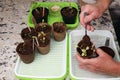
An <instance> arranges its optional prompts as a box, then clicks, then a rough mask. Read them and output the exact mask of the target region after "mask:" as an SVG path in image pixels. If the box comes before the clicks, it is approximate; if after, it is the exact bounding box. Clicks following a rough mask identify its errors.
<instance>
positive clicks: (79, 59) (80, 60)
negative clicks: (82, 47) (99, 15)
mask: <svg viewBox="0 0 120 80" xmlns="http://www.w3.org/2000/svg"><path fill="white" fill-rule="evenodd" d="M76 59H77V61H78V62H79V63H80V64H84V65H88V64H89V62H90V60H89V59H83V58H82V57H81V56H80V55H79V54H76Z"/></svg>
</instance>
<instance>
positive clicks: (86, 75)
mask: <svg viewBox="0 0 120 80" xmlns="http://www.w3.org/2000/svg"><path fill="white" fill-rule="evenodd" d="M84 35H85V30H73V31H72V32H70V35H69V75H70V78H71V80H96V79H98V80H118V79H120V77H113V76H109V75H104V74H97V73H93V72H90V71H87V70H83V69H81V68H80V67H79V64H78V61H77V60H76V58H75V54H77V51H76V46H77V44H78V42H79V41H80V40H82V37H83V36H84ZM88 35H89V36H90V38H91V41H92V42H93V43H94V44H95V46H96V47H100V46H104V45H105V41H106V37H109V38H110V45H109V47H111V48H112V49H113V50H114V52H115V57H114V60H116V61H120V58H119V54H118V51H117V48H116V45H115V42H114V38H113V35H112V33H111V32H110V31H107V30H95V31H94V32H89V31H88ZM111 65H112V64H111Z"/></svg>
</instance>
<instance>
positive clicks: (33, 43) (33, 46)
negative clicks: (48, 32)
mask: <svg viewBox="0 0 120 80" xmlns="http://www.w3.org/2000/svg"><path fill="white" fill-rule="evenodd" d="M34 43H35V41H34V39H33V51H34Z"/></svg>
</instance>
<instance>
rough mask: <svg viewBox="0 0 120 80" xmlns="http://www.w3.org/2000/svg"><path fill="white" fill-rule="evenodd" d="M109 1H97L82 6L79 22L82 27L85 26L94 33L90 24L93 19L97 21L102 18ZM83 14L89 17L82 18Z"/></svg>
mask: <svg viewBox="0 0 120 80" xmlns="http://www.w3.org/2000/svg"><path fill="white" fill-rule="evenodd" d="M110 3H111V0H97V2H96V3H95V4H84V5H83V4H82V5H83V6H82V7H81V14H80V22H81V24H82V25H83V26H85V25H86V24H87V29H88V30H91V31H94V28H93V26H91V25H90V22H91V21H92V20H94V19H97V18H99V17H101V16H102V14H103V13H104V11H105V10H106V9H107V8H108V7H109V5H110ZM84 12H87V13H88V14H89V15H88V16H86V17H84Z"/></svg>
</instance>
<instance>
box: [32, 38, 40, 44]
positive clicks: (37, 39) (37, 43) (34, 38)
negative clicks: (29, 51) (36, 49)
mask: <svg viewBox="0 0 120 80" xmlns="http://www.w3.org/2000/svg"><path fill="white" fill-rule="evenodd" d="M32 38H34V39H35V40H36V43H37V45H38V46H40V45H39V42H38V39H37V37H36V36H33V37H32Z"/></svg>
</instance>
